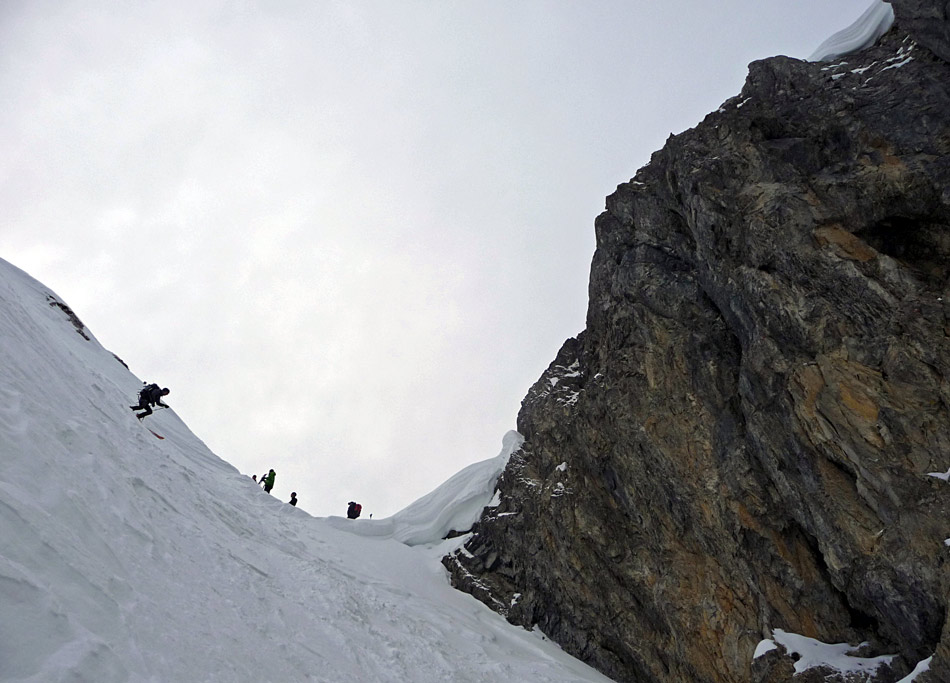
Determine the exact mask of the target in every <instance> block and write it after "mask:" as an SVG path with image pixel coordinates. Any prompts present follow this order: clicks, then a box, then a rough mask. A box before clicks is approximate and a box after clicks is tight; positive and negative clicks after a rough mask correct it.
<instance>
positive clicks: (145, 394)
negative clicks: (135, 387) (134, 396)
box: [139, 383, 159, 401]
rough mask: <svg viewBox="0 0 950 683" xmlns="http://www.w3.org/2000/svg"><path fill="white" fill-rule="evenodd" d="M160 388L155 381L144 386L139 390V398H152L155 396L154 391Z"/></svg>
mask: <svg viewBox="0 0 950 683" xmlns="http://www.w3.org/2000/svg"><path fill="white" fill-rule="evenodd" d="M158 389H159V386H158V385H157V384H154V383H153V384H149V385H147V386H144V387H142V390H141V391H139V400H140V401H141V400H142V399H143V398H145V399H148V400H151V398H152V396H153V392H155V391H156V390H158Z"/></svg>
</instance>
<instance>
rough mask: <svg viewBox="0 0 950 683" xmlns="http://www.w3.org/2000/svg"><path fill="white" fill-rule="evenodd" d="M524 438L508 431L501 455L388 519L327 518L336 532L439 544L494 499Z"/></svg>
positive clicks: (470, 522) (464, 472) (465, 528)
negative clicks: (505, 472)
mask: <svg viewBox="0 0 950 683" xmlns="http://www.w3.org/2000/svg"><path fill="white" fill-rule="evenodd" d="M523 443H524V437H523V436H521V434H519V433H518V432H516V431H510V432H508V433H507V434H506V435H505V437H504V439H503V440H502V449H501V452H500V453H499V454H498V455H496V456H495V457H494V458H490V459H488V460H483V461H482V462H477V463H475V464H473V465H469V466H468V467H466V468H465V469H463V470H462V471H461V472H459V473H458V474H456V475H454V476H452V477H451V478H449V479H448V481H446V482H445V483H444V484H442V485H441V486H439V487H438V488H437V489H436V490H435V491H432V492H431V493H429V494H427V495H425V496H423V497H422V498H420V499H419V500H417V501H416V502H414V503H412V504H411V505H409V506H408V507H406V508H404V509H402V510H400V511H399V512H397V513H396V514H394V515H393V516H392V517H387V518H385V519H379V520H376V519H357V520H355V521H353V520H349V519H344V518H342V517H330V518H329V521H330V523H331V524H333V526H335V527H336V528H338V529H344V530H346V531H350V532H351V533H354V534H359V535H361V536H372V537H380V538H394V539H396V540H397V541H400V542H401V543H405V544H406V545H423V544H432V543H440V542H441V541H442V539H443V538H445V536H446V534H448V533H449V532H450V531H468V530H469V529H471V528H472V525H473V524H474V523H475V522H476V521H478V518H479V516H480V515H481V513H482V510H484V509H485V508H486V507H488V506H489V504H490V503H491V502H492V499H493V497H494V496H495V482H497V481H498V477H500V476H501V473H502V472H503V471H504V470H505V465H507V464H508V459H509V458H510V457H511V455H512V453H514V452H515V451H517V450H518V449H519V448H521V444H523Z"/></svg>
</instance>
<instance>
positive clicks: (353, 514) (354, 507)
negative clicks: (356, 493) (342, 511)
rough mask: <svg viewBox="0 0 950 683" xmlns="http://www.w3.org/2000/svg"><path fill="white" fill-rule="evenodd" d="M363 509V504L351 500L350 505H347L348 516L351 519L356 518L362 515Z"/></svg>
mask: <svg viewBox="0 0 950 683" xmlns="http://www.w3.org/2000/svg"><path fill="white" fill-rule="evenodd" d="M362 511H363V506H362V505H360V504H359V503H354V502H353V501H352V500H351V501H350V502H349V505H347V506H346V516H347V517H348V518H349V519H356V518H357V517H359V516H360V513H361V512H362Z"/></svg>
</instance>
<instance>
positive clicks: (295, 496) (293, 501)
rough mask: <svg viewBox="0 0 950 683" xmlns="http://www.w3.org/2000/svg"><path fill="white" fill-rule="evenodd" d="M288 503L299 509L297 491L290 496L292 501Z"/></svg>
mask: <svg viewBox="0 0 950 683" xmlns="http://www.w3.org/2000/svg"><path fill="white" fill-rule="evenodd" d="M287 502H288V503H290V504H291V505H293V506H294V507H297V492H296V491H293V492H292V493H291V494H290V500H288V501H287Z"/></svg>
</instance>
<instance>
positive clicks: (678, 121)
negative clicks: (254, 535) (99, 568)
mask: <svg viewBox="0 0 950 683" xmlns="http://www.w3.org/2000/svg"><path fill="white" fill-rule="evenodd" d="M869 5H870V0H835V2H829V1H828V0H781V1H779V0H724V1H722V2H715V3H713V2H709V1H708V0H667V1H666V2H656V1H655V0H653V1H650V2H643V1H640V0H622V1H621V0H617V1H606V0H584V2H573V1H569V0H562V1H559V2H555V1H553V0H549V1H544V2H539V1H534V0H523V1H519V2H512V1H511V0H498V1H493V0H488V1H486V0H479V1H478V2H475V1H474V0H471V1H468V2H461V1H447V0H426V1H424V2H423V1H414V0H386V1H383V0H377V1H376V2H370V1H366V0H340V1H330V0H326V1H322V0H310V1H305V2H304V1H301V2H279V1H277V0H274V1H268V2H252V1H249V0H232V1H211V2H195V0H188V1H187V2H183V1H179V0H169V1H164V0H163V1H162V2H155V1H150V2H145V1H143V2H119V1H116V2H95V1H85V2H71V1H70V0H56V1H55V2H42V1H40V2H37V1H34V0H4V2H2V3H0V257H3V258H5V259H6V260H8V261H10V262H12V263H13V264H14V265H17V266H19V267H20V268H22V269H23V270H25V271H27V272H28V273H30V274H31V275H33V276H34V277H36V278H37V279H39V280H41V281H42V282H44V283H45V284H46V285H48V286H49V287H51V288H52V289H53V290H55V291H56V292H57V293H58V294H59V295H60V296H61V297H62V298H63V299H64V300H65V301H66V302H67V303H68V304H69V305H70V306H72V308H73V309H74V310H75V311H76V313H77V314H78V315H79V317H80V318H81V319H82V320H83V322H84V323H85V324H86V325H87V326H88V327H89V328H90V329H91V330H92V332H93V334H95V335H96V336H97V338H98V339H99V341H101V342H102V344H103V345H104V346H106V347H107V348H108V349H110V350H111V351H113V352H114V353H116V354H117V355H118V356H119V357H121V358H122V359H123V360H124V361H125V362H126V363H128V365H129V366H130V368H131V369H132V371H133V372H134V373H135V374H136V375H138V376H139V377H140V378H142V379H143V380H148V381H155V382H158V383H160V384H161V385H162V386H168V387H170V388H171V390H172V393H171V394H170V396H169V397H168V401H169V403H170V404H171V405H172V406H173V407H174V408H175V410H176V411H177V412H178V414H179V415H181V417H182V418H183V419H184V420H185V421H186V422H187V423H188V424H189V425H190V426H191V428H192V429H193V430H194V431H195V433H196V434H197V435H198V436H199V437H201V438H202V439H203V440H204V441H205V442H206V443H207V444H208V445H209V446H210V447H211V448H212V450H214V451H215V452H216V453H217V454H218V455H220V456H221V457H222V458H224V459H226V460H228V461H229V462H231V463H232V464H234V465H235V466H236V467H237V468H238V469H240V470H241V471H242V472H245V473H247V474H248V475H251V474H261V473H263V472H265V471H266V470H267V469H268V468H271V467H273V468H274V469H275V470H276V471H277V486H276V487H275V490H274V493H275V494H276V495H279V496H280V497H282V498H284V499H287V498H288V497H289V494H290V491H291V490H294V491H296V492H297V493H298V497H299V498H300V501H301V503H300V506H301V507H302V508H304V509H306V510H307V511H309V512H311V513H313V514H316V515H329V514H344V513H345V509H346V503H347V501H348V500H358V501H360V502H361V503H362V504H363V506H364V514H369V513H374V514H375V516H376V517H381V516H385V515H389V514H392V513H394V512H396V511H397V510H399V509H401V508H402V507H404V506H406V505H408V504H409V503H411V502H412V501H414V500H416V499H417V498H419V497H420V496H422V495H424V494H426V493H427V492H429V491H430V490H432V489H433V488H435V487H436V486H437V485H438V484H440V483H441V482H442V481H444V480H445V479H447V478H448V477H449V476H451V475H452V474H454V473H455V472H457V471H458V470H460V469H461V468H463V467H464V466H466V465H468V464H470V463H473V462H476V461H479V460H484V459H486V458H489V457H493V456H495V455H496V454H497V453H498V452H499V450H500V449H501V440H502V437H503V436H504V434H505V432H506V431H507V430H509V429H514V427H515V418H516V416H517V412H518V409H519V407H520V402H521V399H522V398H523V397H524V395H525V393H526V392H527V390H528V388H529V387H530V386H531V384H533V383H534V382H535V380H537V378H538V377H539V375H540V374H541V372H542V371H543V370H544V369H545V368H546V367H547V365H548V364H549V363H550V362H551V361H552V360H553V358H554V355H555V353H556V352H557V350H558V348H559V347H560V345H561V344H562V342H563V341H564V340H565V339H567V338H568V337H572V336H574V335H576V334H577V333H578V332H580V331H581V330H582V329H583V328H584V320H585V314H586V307H587V278H588V274H589V267H590V259H591V256H592V255H593V250H594V231H593V221H594V218H595V217H596V216H597V214H599V213H600V212H601V211H602V210H603V206H604V197H605V196H606V195H608V194H610V193H611V192H612V191H613V190H614V188H615V187H616V186H617V185H618V184H619V183H621V182H624V181H626V180H628V179H629V178H631V177H632V176H633V175H634V173H635V172H636V170H637V169H638V168H639V167H641V166H643V165H645V164H646V163H647V162H648V161H649V158H650V154H651V153H652V152H653V151H655V150H657V149H659V148H660V147H662V145H663V142H664V140H665V139H666V138H667V137H668V136H669V135H670V134H671V133H679V132H682V131H683V130H685V129H687V128H690V127H692V126H694V125H696V124H697V123H698V122H699V121H701V120H702V118H703V117H704V116H705V115H706V114H707V113H708V112H710V111H712V110H714V109H716V108H717V107H718V106H719V105H720V104H721V103H722V102H723V101H724V100H726V99H728V98H729V97H732V96H733V95H736V94H738V92H739V90H740V88H741V87H742V83H743V81H744V78H745V74H746V71H747V68H746V67H747V64H748V63H749V62H750V61H752V60H754V59H760V58H764V57H768V56H772V55H776V54H785V55H790V56H793V57H802V58H804V57H807V56H808V55H809V54H811V52H812V51H813V50H814V49H815V48H816V47H817V46H818V45H819V44H820V43H821V42H822V41H823V40H824V39H826V38H827V37H829V36H830V35H831V34H832V33H834V32H836V31H838V30H840V29H842V28H844V27H846V26H848V25H849V24H851V23H852V22H853V21H854V20H855V19H857V18H858V16H860V15H861V13H862V12H863V11H864V10H865V9H867V7H868V6H869ZM129 399H130V402H131V401H132V399H133V397H132V396H130V397H129ZM130 419H131V411H130ZM149 419H152V418H149Z"/></svg>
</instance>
